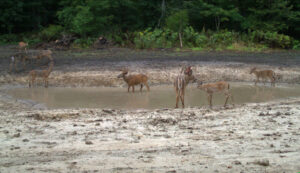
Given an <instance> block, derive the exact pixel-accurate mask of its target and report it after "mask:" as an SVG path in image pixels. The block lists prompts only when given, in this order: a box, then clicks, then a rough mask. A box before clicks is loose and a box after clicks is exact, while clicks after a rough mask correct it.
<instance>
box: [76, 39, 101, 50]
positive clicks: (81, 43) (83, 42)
mask: <svg viewBox="0 0 300 173" xmlns="http://www.w3.org/2000/svg"><path fill="white" fill-rule="evenodd" d="M95 40H96V38H91V37H88V38H81V39H76V40H75V41H74V43H73V47H76V48H77V47H78V48H89V47H91V46H92V45H93V43H94V42H95Z"/></svg>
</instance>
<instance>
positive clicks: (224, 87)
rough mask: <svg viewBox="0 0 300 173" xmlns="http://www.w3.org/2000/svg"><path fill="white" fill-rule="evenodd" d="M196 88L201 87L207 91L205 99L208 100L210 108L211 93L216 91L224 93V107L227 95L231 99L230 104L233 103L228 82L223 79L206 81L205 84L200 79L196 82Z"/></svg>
mask: <svg viewBox="0 0 300 173" xmlns="http://www.w3.org/2000/svg"><path fill="white" fill-rule="evenodd" d="M197 88H198V89H201V90H203V91H205V92H206V93H207V100H208V103H209V107H210V109H211V108H212V96H213V93H217V92H221V93H224V94H225V96H226V99H225V103H224V107H226V105H227V101H228V99H229V97H230V99H231V102H232V105H234V103H233V96H232V95H231V92H230V85H229V83H227V82H225V81H220V82H216V83H207V84H203V83H202V81H201V82H199V83H198V85H197Z"/></svg>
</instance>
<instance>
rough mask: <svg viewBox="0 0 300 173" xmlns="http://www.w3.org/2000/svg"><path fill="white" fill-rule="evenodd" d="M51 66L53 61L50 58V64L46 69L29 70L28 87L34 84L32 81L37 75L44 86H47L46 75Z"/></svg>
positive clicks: (49, 71) (50, 70) (48, 73)
mask: <svg viewBox="0 0 300 173" xmlns="http://www.w3.org/2000/svg"><path fill="white" fill-rule="evenodd" d="M53 66H54V62H53V60H51V61H50V65H49V66H48V69H46V70H31V71H30V72H29V77H28V81H29V88H31V87H33V86H34V82H35V79H36V78H37V77H41V78H43V81H44V86H45V88H48V77H49V75H50V73H51V72H52V69H53Z"/></svg>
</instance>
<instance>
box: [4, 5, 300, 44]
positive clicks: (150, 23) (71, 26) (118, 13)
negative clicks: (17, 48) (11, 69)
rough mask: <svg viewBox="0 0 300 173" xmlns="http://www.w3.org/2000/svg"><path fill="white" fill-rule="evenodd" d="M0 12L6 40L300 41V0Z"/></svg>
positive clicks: (28, 7)
mask: <svg viewBox="0 0 300 173" xmlns="http://www.w3.org/2000/svg"><path fill="white" fill-rule="evenodd" d="M0 14H1V15H0V34H1V36H0V42H2V43H9V42H16V41H21V40H25V41H26V40H27V41H28V42H29V43H32V44H33V43H37V42H41V41H51V40H55V39H59V38H60V37H61V35H62V34H72V35H75V36H76V37H77V40H75V43H76V42H77V43H78V44H86V45H91V44H92V43H93V42H94V41H95V39H96V38H97V37H99V36H105V37H107V38H108V39H110V40H112V41H113V42H114V43H116V44H119V45H121V46H122V45H123V46H125V45H134V46H136V47H139V48H147V44H148V43H146V41H145V40H147V39H153V40H154V41H155V42H157V40H158V39H165V40H163V41H160V42H161V43H155V44H153V43H149V44H150V45H148V47H177V46H179V41H180V39H179V38H178V37H177V36H178V35H180V34H182V37H183V43H184V44H183V45H184V46H187V47H201V46H202V47H205V45H208V44H213V43H209V42H211V37H213V36H214V34H220V33H221V35H219V37H225V38H227V37H228V38H227V39H230V37H232V38H234V40H236V41H234V40H233V42H243V43H244V44H245V43H247V42H248V41H250V42H253V43H254V42H255V43H258V44H264V45H267V46H268V47H280V48H299V45H300V44H299V41H298V40H299V39H300V34H299V33H300V1H299V0H7V1H0ZM174 33H175V34H174ZM153 34H154V35H153ZM173 34H174V35H173ZM189 34H190V35H189ZM148 37H149V38H148ZM152 37H154V38H152ZM173 37H174V38H173ZM189 37H197V39H198V40H189V39H191V38H189ZM204 37H205V38H204ZM237 37H238V38H237ZM172 39H173V41H172ZM206 39H208V40H209V41H207V40H206ZM214 39H216V40H218V36H216V35H215V38H214ZM168 40H171V41H170V43H167V42H168ZM141 42H142V43H141ZM286 42H288V43H286ZM231 44H232V43H231Z"/></svg>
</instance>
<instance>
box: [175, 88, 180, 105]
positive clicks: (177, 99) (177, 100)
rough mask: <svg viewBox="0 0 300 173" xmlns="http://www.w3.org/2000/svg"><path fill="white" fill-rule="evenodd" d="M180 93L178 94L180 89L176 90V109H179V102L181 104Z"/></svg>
mask: <svg viewBox="0 0 300 173" xmlns="http://www.w3.org/2000/svg"><path fill="white" fill-rule="evenodd" d="M178 94H179V92H178V89H177V88H176V106H175V108H178V102H179V95H178Z"/></svg>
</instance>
